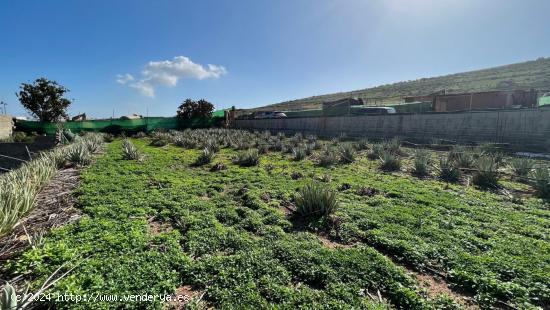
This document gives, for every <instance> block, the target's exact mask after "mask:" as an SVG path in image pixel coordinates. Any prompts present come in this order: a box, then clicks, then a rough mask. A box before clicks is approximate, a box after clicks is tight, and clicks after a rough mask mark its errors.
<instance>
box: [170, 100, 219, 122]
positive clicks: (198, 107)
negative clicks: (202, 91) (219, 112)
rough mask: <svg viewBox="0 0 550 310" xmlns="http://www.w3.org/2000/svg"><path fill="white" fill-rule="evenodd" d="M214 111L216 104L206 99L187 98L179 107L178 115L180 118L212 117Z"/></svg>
mask: <svg viewBox="0 0 550 310" xmlns="http://www.w3.org/2000/svg"><path fill="white" fill-rule="evenodd" d="M213 111H214V105H213V104H212V103H210V102H208V101H206V100H204V99H201V100H199V101H193V100H191V99H185V101H184V102H183V103H182V104H181V105H180V106H179V107H178V112H177V115H178V117H179V118H184V119H190V118H210V117H211V116H212V112H213Z"/></svg>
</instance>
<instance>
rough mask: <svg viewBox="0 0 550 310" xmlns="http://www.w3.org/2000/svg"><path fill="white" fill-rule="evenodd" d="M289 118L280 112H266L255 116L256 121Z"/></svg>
mask: <svg viewBox="0 0 550 310" xmlns="http://www.w3.org/2000/svg"><path fill="white" fill-rule="evenodd" d="M285 117H287V116H286V114H285V113H283V112H279V111H266V112H258V113H256V114H254V118H255V119H262V118H285Z"/></svg>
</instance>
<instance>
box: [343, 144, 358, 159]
mask: <svg viewBox="0 0 550 310" xmlns="http://www.w3.org/2000/svg"><path fill="white" fill-rule="evenodd" d="M354 161H355V149H354V148H353V145H352V144H351V143H343V144H342V145H341V146H340V162H342V163H344V164H349V163H352V162H354Z"/></svg>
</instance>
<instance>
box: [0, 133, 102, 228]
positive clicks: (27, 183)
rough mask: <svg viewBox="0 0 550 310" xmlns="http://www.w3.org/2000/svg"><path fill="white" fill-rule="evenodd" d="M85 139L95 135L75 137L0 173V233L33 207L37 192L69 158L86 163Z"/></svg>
mask: <svg viewBox="0 0 550 310" xmlns="http://www.w3.org/2000/svg"><path fill="white" fill-rule="evenodd" d="M87 139H95V138H94V136H93V135H90V136H85V137H83V138H82V139H75V140H76V141H77V142H76V143H74V144H70V145H67V146H63V147H60V148H56V149H54V150H52V151H50V152H47V153H43V154H41V155H39V156H38V157H37V158H35V159H33V160H32V161H29V162H27V163H25V164H23V165H22V166H21V167H19V168H18V169H15V170H12V171H10V172H7V173H5V174H3V175H1V176H0V235H3V234H4V233H6V232H8V231H10V230H11V229H12V227H13V226H14V225H15V224H16V223H18V221H19V219H20V218H21V217H22V216H24V215H25V214H27V213H28V212H29V211H30V210H32V208H34V206H35V200H36V197H37V195H38V193H39V192H40V190H41V189H42V188H43V187H44V186H45V185H46V183H47V182H48V181H49V180H50V179H51V178H52V177H53V176H54V174H55V172H56V170H57V168H58V167H61V166H63V164H64V163H65V161H67V160H72V161H73V162H75V163H76V164H79V165H84V164H88V163H89V161H90V160H91V154H90V152H89V150H88V147H87V146H86V143H87V142H86V140H87Z"/></svg>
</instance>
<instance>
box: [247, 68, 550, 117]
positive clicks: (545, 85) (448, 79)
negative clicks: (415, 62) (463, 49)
mask: <svg viewBox="0 0 550 310" xmlns="http://www.w3.org/2000/svg"><path fill="white" fill-rule="evenodd" d="M530 88H535V89H544V90H548V89H550V57H547V58H539V59H537V60H533V61H527V62H522V63H516V64H511V65H505V66H500V67H494V68H489V69H483V70H476V71H470V72H463V73H456V74H450V75H445V76H439V77H432V78H422V79H418V80H414V81H405V82H398V83H394V84H387V85H380V86H377V87H373V88H366V89H361V90H355V91H350V92H341V93H334V94H327V95H320V96H313V97H308V98H303V99H297V100H291V101H285V102H280V103H276V104H272V105H268V106H265V107H260V108H256V109H258V110H261V109H266V108H268V109H270V110H273V109H275V110H287V111H288V110H302V109H312V108H318V107H319V105H320V104H321V103H322V102H324V101H331V100H336V99H341V98H348V97H359V98H378V97H388V99H389V100H393V101H395V100H399V99H400V98H401V97H403V96H410V95H422V94H430V93H433V92H436V91H439V90H441V89H446V90H447V92H450V93H461V92H470V91H487V90H512V89H530Z"/></svg>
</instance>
